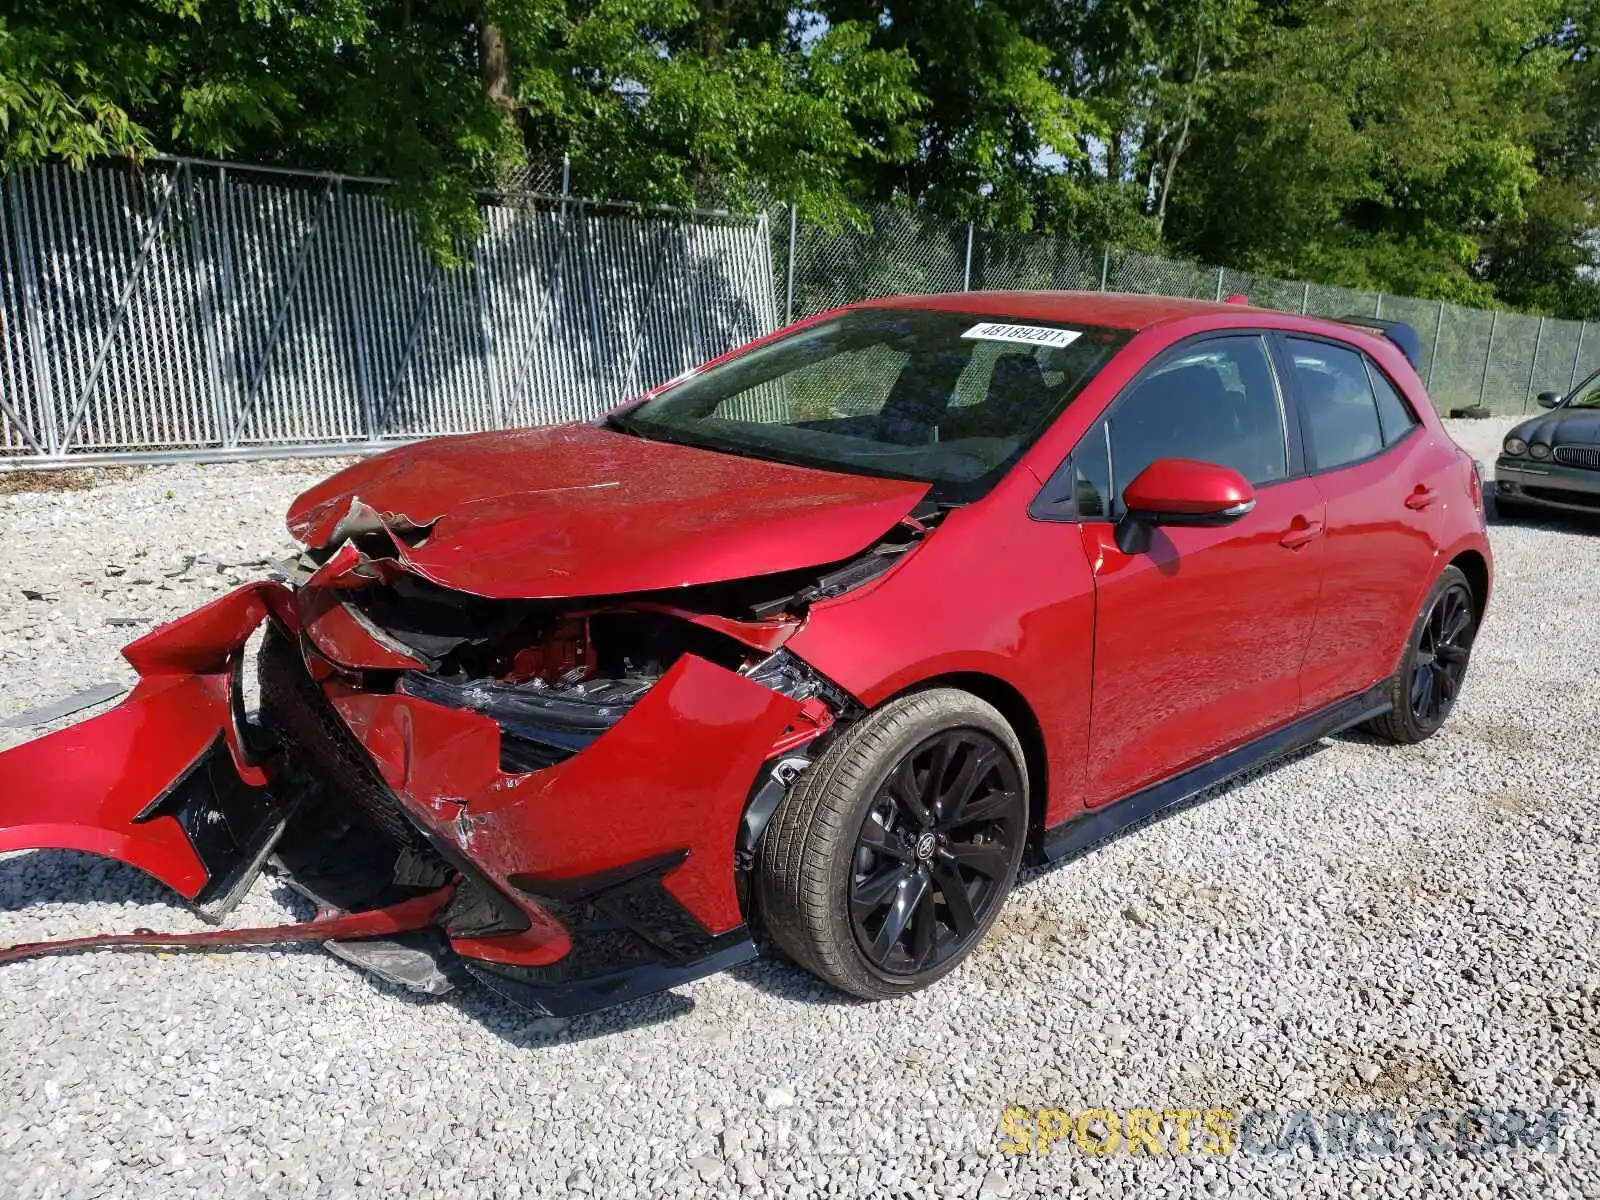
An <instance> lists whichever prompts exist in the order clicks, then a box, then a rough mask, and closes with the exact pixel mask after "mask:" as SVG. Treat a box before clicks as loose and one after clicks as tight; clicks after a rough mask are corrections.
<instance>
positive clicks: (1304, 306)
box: [1300, 283, 1311, 317]
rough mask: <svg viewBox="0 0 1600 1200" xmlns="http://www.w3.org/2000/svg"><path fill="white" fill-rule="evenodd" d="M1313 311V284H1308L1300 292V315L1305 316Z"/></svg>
mask: <svg viewBox="0 0 1600 1200" xmlns="http://www.w3.org/2000/svg"><path fill="white" fill-rule="evenodd" d="M1310 311H1311V285H1310V284H1309V283H1308V284H1306V286H1305V288H1304V289H1303V290H1302V291H1301V293H1300V315H1301V316H1302V317H1303V316H1305V315H1306V314H1307V313H1309V312H1310Z"/></svg>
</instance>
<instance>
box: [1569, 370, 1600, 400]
mask: <svg viewBox="0 0 1600 1200" xmlns="http://www.w3.org/2000/svg"><path fill="white" fill-rule="evenodd" d="M1561 407H1562V408H1600V371H1596V372H1595V373H1594V374H1593V375H1591V376H1589V378H1587V379H1585V380H1584V381H1583V382H1582V383H1580V384H1579V385H1578V386H1577V387H1575V388H1573V389H1572V394H1571V395H1569V396H1568V397H1567V398H1566V399H1565V400H1563V401H1562V402H1561Z"/></svg>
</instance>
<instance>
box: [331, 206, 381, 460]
mask: <svg viewBox="0 0 1600 1200" xmlns="http://www.w3.org/2000/svg"><path fill="white" fill-rule="evenodd" d="M349 211H350V203H349V201H348V200H347V199H345V194H344V181H343V180H340V181H339V192H338V196H337V197H336V199H335V201H334V214H333V229H334V236H335V237H337V238H338V239H339V274H340V275H341V277H342V278H343V280H344V295H345V302H346V304H347V305H348V306H349V318H350V332H351V335H352V337H353V339H354V341H355V352H356V389H357V393H358V395H359V396H360V400H361V427H362V432H363V433H364V434H365V435H366V439H367V441H369V442H375V441H377V440H378V413H377V408H376V406H375V405H374V404H373V403H372V379H371V375H370V371H369V365H368V362H367V329H366V324H367V323H366V320H365V319H364V317H365V315H364V314H363V313H362V311H361V307H360V301H359V299H358V297H357V292H356V286H355V280H353V279H352V278H351V277H350V235H349V231H348V229H347V228H346V225H347V222H348V214H349Z"/></svg>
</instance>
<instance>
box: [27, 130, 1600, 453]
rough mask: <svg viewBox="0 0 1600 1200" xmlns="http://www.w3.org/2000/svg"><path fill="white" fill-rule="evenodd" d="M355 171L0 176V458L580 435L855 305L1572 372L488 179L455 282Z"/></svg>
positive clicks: (933, 250) (951, 238)
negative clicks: (818, 316)
mask: <svg viewBox="0 0 1600 1200" xmlns="http://www.w3.org/2000/svg"><path fill="white" fill-rule="evenodd" d="M386 186H387V185H386V184H385V183H384V181H381V180H371V179H357V178H351V177H341V176H333V175H313V174H306V173H296V172H289V171H280V170H267V169H262V168H248V167H238V166H232V165H228V164H221V163H203V162H197V161H194V160H185V159H162V160H158V161H155V162H152V163H149V164H147V165H146V166H145V167H144V168H143V169H142V170H138V171H135V170H132V169H129V168H127V167H125V166H116V167H112V166H104V167H95V168H91V169H89V170H84V171H74V170H70V169H68V168H66V167H60V166H45V167H35V168H30V169H28V170H24V171H17V172H13V173H11V174H9V175H7V176H4V177H0V467H16V466H28V465H47V464H60V463H62V462H64V461H73V462H91V461H100V460H110V459H128V458H153V459H177V458H195V457H199V458H212V457H230V456H238V457H249V456H268V455H278V454H285V453H294V452H297V451H299V452H303V451H306V450H317V449H322V450H328V449H349V450H359V449H363V448H367V447H371V446H374V445H381V444H384V443H386V442H390V441H395V440H403V439H411V438H417V437H425V436H430V435H433V434H440V433H455V432H465V431H470V430H479V429H492V428H501V427H506V426H514V425H534V424H549V423H554V422H559V421H567V420H574V419H581V418H585V417H591V416H594V415H596V414H598V413H600V412H602V411H604V410H605V409H606V408H608V407H610V406H611V405H613V404H615V403H616V402H618V401H619V400H620V399H623V398H625V397H627V396H628V395H631V394H634V393H636V392H638V391H640V390H642V389H644V388H647V387H650V386H653V385H655V384H657V383H660V382H662V381H664V380H666V379H669V378H671V377H672V376H674V375H677V374H679V373H681V372H682V371H684V370H687V369H688V368H690V367H692V366H694V365H696V364H697V363H700V362H702V361H704V360H706V359H708V358H711V357H713V356H714V355H716V354H719V353H721V352H723V351H725V350H727V349H730V348H732V347H734V346H737V345H739V344H741V343H743V342H745V341H748V340H749V339H751V338H753V337H756V336H758V335H760V334H763V333H767V332H770V331H772V330H773V329H776V328H778V327H779V326H780V325H781V324H785V323H787V322H789V321H792V320H798V319H800V318H801V317H804V316H808V315H811V314H814V313H818V312H822V311H825V310H827V309H829V308H833V307H836V306H838V305H840V304H845V303H849V302H851V301H854V300H862V299H868V298H871V297H877V296H889V295H901V294H914V293H928V292H950V291H963V290H993V289H1011V288H1045V289H1066V290H1083V291H1123V292H1141V293H1147V294H1158V295H1167V296H1186V297H1192V298H1194V299H1201V300H1220V299H1225V298H1226V297H1228V296H1230V295H1234V294H1243V295H1245V296H1247V297H1248V298H1249V299H1250V301H1251V302H1252V303H1254V304H1257V305H1262V306H1265V307H1270V308H1278V309H1283V310H1285V311H1290V312H1300V313H1311V314H1316V315H1321V316H1329V317H1341V316H1366V317H1372V316H1380V317H1386V318H1394V319H1399V320H1404V321H1406V322H1408V323H1409V324H1411V325H1412V326H1413V327H1415V328H1416V330H1417V332H1418V334H1419V335H1420V336H1421V339H1422V344H1423V361H1422V365H1421V374H1422V376H1423V378H1424V379H1425V380H1426V382H1427V385H1428V388H1429V391H1430V392H1431V394H1432V395H1433V397H1434V402H1435V404H1436V405H1437V406H1438V407H1439V409H1440V410H1441V411H1445V412H1448V411H1450V410H1452V409H1458V408H1465V407H1470V406H1474V405H1482V406H1483V407H1485V408H1487V409H1489V410H1491V411H1492V412H1494V413H1496V414H1517V413H1524V412H1528V411H1530V410H1531V408H1532V404H1533V397H1534V396H1536V395H1537V394H1538V393H1539V392H1543V391H1558V392H1564V391H1567V390H1570V389H1571V388H1572V387H1573V385H1574V384H1575V383H1576V382H1577V381H1579V380H1581V379H1582V378H1583V377H1585V376H1586V375H1588V374H1589V373H1590V372H1592V371H1594V370H1596V369H1597V368H1600V337H1596V336H1593V335H1591V334H1590V332H1589V330H1588V326H1587V325H1586V324H1584V323H1582V322H1575V321H1557V320H1552V319H1545V318H1539V317H1530V316H1523V315H1519V314H1515V313H1508V312H1489V311H1480V310H1476V309H1469V308H1461V307H1457V306H1454V305H1448V304H1441V303H1439V302H1437V301H1425V300H1417V299H1411V298H1407V297H1400V296H1389V295H1380V294H1377V293H1372V292H1360V291H1353V290H1351V289H1348V288H1339V287H1329V286H1325V285H1321V284H1309V283H1303V282H1294V281H1290V280H1283V279H1274V278H1271V277H1268V276H1262V275H1252V274H1249V273H1247V272H1241V271H1234V270H1231V269H1225V268H1220V267H1208V266H1204V265H1201V264H1197V263H1190V262H1183V261H1179V260H1174V259H1168V258H1161V257H1156V256H1152V255H1147V254H1140V253H1135V252H1132V251H1119V250H1109V249H1103V248H1096V247H1085V246H1079V245H1076V244H1073V243H1071V242H1067V241H1063V240H1061V239H1059V238H1053V237H1048V236H1039V235H1029V234H1019V233H1000V232H994V231H989V230H984V229H981V228H979V227H977V226H975V225H971V224H962V223H957V222H951V221H945V220H941V219H937V218H931V217H928V216H925V215H922V214H918V213H916V212H914V211H910V210H907V209H904V208H895V207H883V208H879V209H875V210H873V211H872V212H870V213H869V215H868V218H867V220H866V222H865V224H864V226H863V227H862V228H860V229H856V228H847V229H842V230H829V229H825V228H822V227H820V226H817V225H813V224H810V223H807V222H803V221H798V220H797V219H796V218H795V215H794V213H793V211H792V210H791V209H788V208H786V207H778V208H775V209H773V210H771V211H770V212H769V213H760V212H758V213H755V214H752V215H731V214H729V213H725V212H717V211H701V212H695V213H669V212H663V211H659V210H643V209H637V208H631V207H629V206H626V205H609V204H595V203H592V202H588V201H583V200H579V199H577V198H575V197H574V196H573V195H572V194H571V192H572V190H573V186H572V180H571V172H570V170H569V169H568V168H567V166H566V164H554V165H546V166H541V167H532V168H529V169H527V170H526V171H523V172H521V173H519V174H516V175H514V176H507V177H506V178H505V179H504V180H502V181H501V187H500V189H499V190H497V191H495V192H494V193H493V194H492V195H490V196H486V198H485V200H484V204H483V220H484V229H485V232H484V235H483V236H482V237H481V238H480V239H479V240H478V241H477V242H476V243H474V244H473V245H472V246H470V247H466V248H464V250H463V254H464V256H465V258H466V262H465V265H463V266H461V267H458V268H451V269H445V268H441V267H440V266H439V265H438V264H437V263H436V262H434V261H432V260H431V259H430V258H429V257H428V256H427V255H426V254H424V253H423V252H422V250H421V249H420V248H419V247H418V245H417V243H416V241H415V238H414V236H413V230H412V226H411V222H410V221H409V219H408V218H407V217H406V216H405V215H404V214H402V213H400V212H399V211H397V210H396V209H395V208H393V207H392V206H391V205H389V204H388V203H387V202H386V201H385V199H384V196H383V192H384V190H385V187H386Z"/></svg>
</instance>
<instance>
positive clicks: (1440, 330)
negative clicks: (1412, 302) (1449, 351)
mask: <svg viewBox="0 0 1600 1200" xmlns="http://www.w3.org/2000/svg"><path fill="white" fill-rule="evenodd" d="M1443 336H1444V301H1443V300H1441V301H1439V323H1438V324H1437V325H1435V326H1434V327H1433V353H1432V354H1430V355H1428V384H1427V386H1428V392H1429V394H1432V392H1433V368H1434V367H1435V366H1436V365H1438V362H1439V339H1440V338H1441V337H1443Z"/></svg>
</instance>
